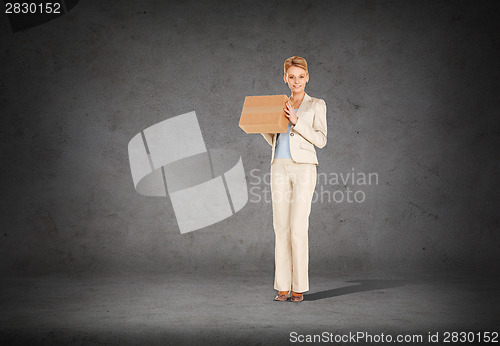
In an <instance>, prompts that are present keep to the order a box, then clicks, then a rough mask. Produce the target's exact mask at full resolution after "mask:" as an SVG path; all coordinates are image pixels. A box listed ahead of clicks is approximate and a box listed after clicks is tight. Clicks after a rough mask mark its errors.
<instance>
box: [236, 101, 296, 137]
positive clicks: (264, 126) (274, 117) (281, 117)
mask: <svg viewBox="0 0 500 346" xmlns="http://www.w3.org/2000/svg"><path fill="white" fill-rule="evenodd" d="M287 101H289V99H288V96H286V95H268V96H247V97H245V103H244V104H243V111H242V112H241V117H240V124H239V125H240V127H241V128H242V129H243V131H245V132H246V133H284V132H286V131H287V129H288V121H289V120H288V118H287V117H286V115H285V111H284V110H283V109H284V108H285V104H286V102H287Z"/></svg>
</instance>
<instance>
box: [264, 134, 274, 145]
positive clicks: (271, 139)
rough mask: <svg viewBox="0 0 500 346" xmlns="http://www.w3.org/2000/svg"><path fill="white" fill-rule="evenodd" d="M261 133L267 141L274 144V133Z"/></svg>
mask: <svg viewBox="0 0 500 346" xmlns="http://www.w3.org/2000/svg"><path fill="white" fill-rule="evenodd" d="M261 135H262V136H263V137H264V139H265V140H266V141H267V143H269V145H270V146H273V136H274V135H275V134H274V133H261Z"/></svg>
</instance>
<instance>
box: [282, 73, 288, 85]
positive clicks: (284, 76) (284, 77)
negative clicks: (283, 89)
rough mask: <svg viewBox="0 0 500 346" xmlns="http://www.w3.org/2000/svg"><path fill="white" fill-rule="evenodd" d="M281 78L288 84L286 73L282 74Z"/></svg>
mask: <svg viewBox="0 0 500 346" xmlns="http://www.w3.org/2000/svg"><path fill="white" fill-rule="evenodd" d="M283 80H284V81H285V84H288V81H287V80H286V74H284V75H283Z"/></svg>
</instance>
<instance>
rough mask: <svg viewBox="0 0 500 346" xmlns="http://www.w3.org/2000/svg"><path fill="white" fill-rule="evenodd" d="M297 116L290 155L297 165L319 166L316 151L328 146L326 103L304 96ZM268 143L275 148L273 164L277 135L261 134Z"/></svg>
mask: <svg viewBox="0 0 500 346" xmlns="http://www.w3.org/2000/svg"><path fill="white" fill-rule="evenodd" d="M295 114H297V118H298V120H297V123H296V124H295V125H292V126H291V129H290V136H289V137H290V153H291V154H292V160H293V161H295V162H297V163H313V164H315V165H317V164H318V158H317V157H316V149H314V146H317V147H318V148H323V147H324V146H325V145H326V103H325V101H323V100H322V99H317V98H314V97H311V96H309V95H307V93H306V94H305V95H304V99H303V100H302V103H301V104H300V107H299V109H298V111H296V112H295ZM261 135H262V136H264V138H265V139H266V141H267V143H269V144H270V145H271V147H272V148H273V150H272V155H271V164H272V163H273V161H274V151H275V149H276V138H277V137H278V136H277V134H276V133H261Z"/></svg>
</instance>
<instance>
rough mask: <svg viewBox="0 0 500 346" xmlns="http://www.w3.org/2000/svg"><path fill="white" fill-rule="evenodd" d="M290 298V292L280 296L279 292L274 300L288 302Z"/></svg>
mask: <svg viewBox="0 0 500 346" xmlns="http://www.w3.org/2000/svg"><path fill="white" fill-rule="evenodd" d="M283 292H284V291H283ZM289 297H290V292H288V291H287V292H286V294H279V292H278V294H277V295H276V297H274V300H276V301H278V302H286V301H287V300H288V298H289Z"/></svg>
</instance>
